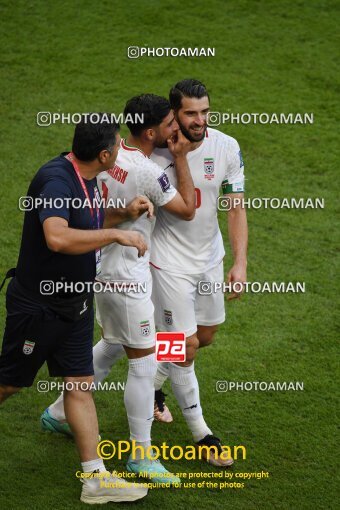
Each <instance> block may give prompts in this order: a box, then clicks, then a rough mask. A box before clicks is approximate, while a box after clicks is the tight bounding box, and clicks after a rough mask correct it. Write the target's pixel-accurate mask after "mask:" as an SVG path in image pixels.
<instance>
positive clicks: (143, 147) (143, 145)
mask: <svg viewBox="0 0 340 510" xmlns="http://www.w3.org/2000/svg"><path fill="white" fill-rule="evenodd" d="M126 145H127V146H128V147H129V148H131V149H139V150H140V151H142V152H144V154H145V155H146V156H148V157H150V156H151V153H152V150H153V146H152V143H149V142H147V141H143V140H141V139H140V138H136V137H134V136H133V135H131V134H130V135H129V136H128V137H127V139H126Z"/></svg>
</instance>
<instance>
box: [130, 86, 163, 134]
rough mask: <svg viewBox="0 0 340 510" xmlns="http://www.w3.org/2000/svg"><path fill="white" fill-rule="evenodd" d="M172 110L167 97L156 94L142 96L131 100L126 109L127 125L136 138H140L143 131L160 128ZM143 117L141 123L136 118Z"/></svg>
mask: <svg viewBox="0 0 340 510" xmlns="http://www.w3.org/2000/svg"><path fill="white" fill-rule="evenodd" d="M170 110H171V106H170V103H169V101H168V100H167V99H165V97H161V96H156V95H155V94H141V95H140V96H134V97H132V98H131V99H129V100H128V101H127V103H126V105H125V108H124V118H125V119H126V118H127V116H129V117H130V119H129V118H127V120H126V125H127V127H128V128H129V130H130V132H131V134H132V135H134V136H139V135H140V134H141V132H142V131H144V130H145V129H148V128H150V127H152V126H159V124H161V122H162V121H163V119H164V118H165V117H166V116H167V115H168V114H169V112H170ZM137 116H138V117H141V118H142V119H143V122H142V121H139V120H138V119H137V118H136V117H137Z"/></svg>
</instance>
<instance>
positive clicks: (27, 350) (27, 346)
mask: <svg viewBox="0 0 340 510" xmlns="http://www.w3.org/2000/svg"><path fill="white" fill-rule="evenodd" d="M34 346H35V342H30V341H29V340H25V343H24V347H23V348H22V352H23V353H24V354H26V355H28V354H32V352H33V349H34Z"/></svg>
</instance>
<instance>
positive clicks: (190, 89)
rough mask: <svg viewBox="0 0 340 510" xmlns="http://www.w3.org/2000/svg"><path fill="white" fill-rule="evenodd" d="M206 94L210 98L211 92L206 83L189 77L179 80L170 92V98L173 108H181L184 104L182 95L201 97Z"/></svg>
mask: <svg viewBox="0 0 340 510" xmlns="http://www.w3.org/2000/svg"><path fill="white" fill-rule="evenodd" d="M205 96H207V97H208V99H209V94H208V91H207V89H206V87H205V85H204V84H203V83H202V82H201V81H198V80H194V79H193V78H187V79H185V80H182V81H179V82H178V83H176V85H175V86H174V87H172V89H171V90H170V93H169V100H170V104H171V108H173V109H174V110H179V109H180V107H181V106H182V97H196V98H197V99H201V97H205Z"/></svg>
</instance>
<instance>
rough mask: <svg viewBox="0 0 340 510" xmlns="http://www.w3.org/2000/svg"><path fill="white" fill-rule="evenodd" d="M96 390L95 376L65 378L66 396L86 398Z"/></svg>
mask: <svg viewBox="0 0 340 510" xmlns="http://www.w3.org/2000/svg"><path fill="white" fill-rule="evenodd" d="M93 389H94V376H93V375H88V376H79V377H78V376H76V377H64V395H67V394H68V395H70V396H73V397H77V398H82V397H85V398H86V395H87V394H89V393H92V390H93Z"/></svg>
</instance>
